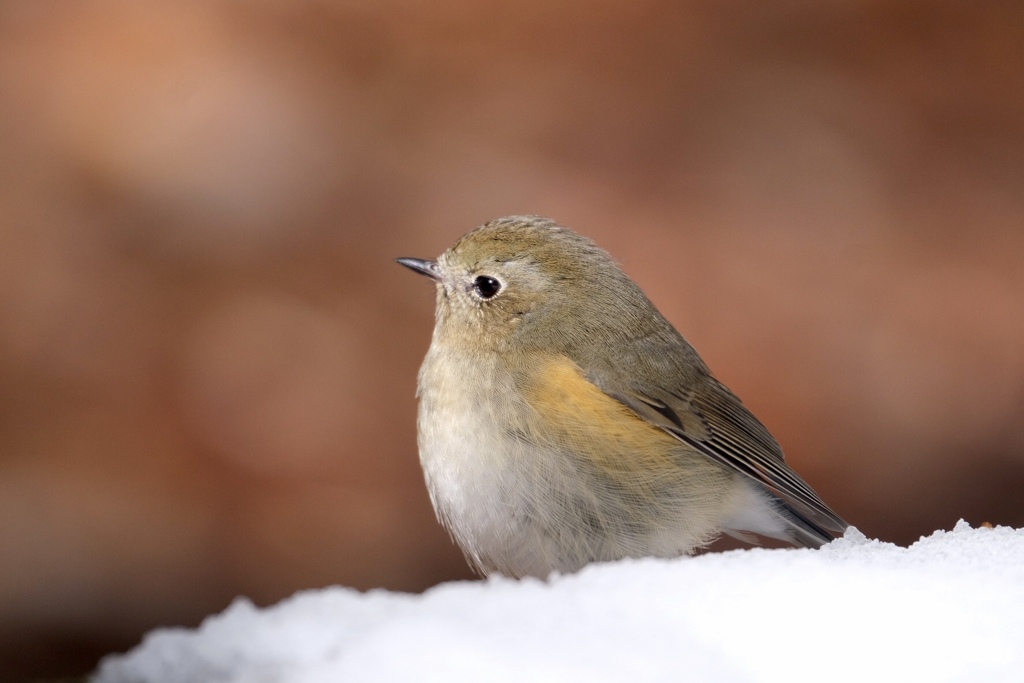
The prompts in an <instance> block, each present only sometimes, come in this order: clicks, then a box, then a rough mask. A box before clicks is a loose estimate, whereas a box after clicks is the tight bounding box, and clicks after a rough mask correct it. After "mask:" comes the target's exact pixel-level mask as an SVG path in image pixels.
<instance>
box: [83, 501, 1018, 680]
mask: <svg viewBox="0 0 1024 683" xmlns="http://www.w3.org/2000/svg"><path fill="white" fill-rule="evenodd" d="M95 681H96V683H200V682H201V683H229V682H230V683H327V682H330V683H336V682H338V681H417V682H418V683H419V682H428V681H438V682H444V683H457V682H459V681H472V682H473V683H479V682H481V681H487V682H491V681H499V682H500V681H509V682H515V683H520V682H524V681H691V682H698V681H715V682H731V681H785V682H786V683H792V682H794V681H815V682H818V681H858V682H862V681H930V682H936V681H965V682H966V681H971V682H972V683H973V682H976V681H986V682H989V683H993V682H999V681H1007V682H1009V681H1013V682H1015V683H1017V682H1019V681H1024V529H1011V528H1007V527H996V528H995V529H987V528H981V529H972V528H971V527H970V526H969V525H968V524H967V523H965V522H962V521H961V522H960V523H959V524H957V525H956V527H955V528H954V529H953V531H951V532H944V531H937V532H935V533H934V534H932V535H931V536H929V537H926V538H922V539H921V540H920V541H918V542H917V543H915V544H914V545H912V546H910V547H909V548H901V547H898V546H895V545H892V544H889V543H882V542H879V541H872V540H868V539H867V538H865V537H864V536H863V535H862V534H861V533H860V532H858V531H856V530H855V529H851V530H850V531H848V532H847V534H846V536H845V537H844V538H842V539H840V540H837V541H834V542H833V543H831V544H829V545H828V546H825V547H824V548H822V549H820V550H763V549H756V548H755V549H751V550H737V551H731V552H727V553H720V554H709V555H702V556H700V557H695V558H680V559H676V560H655V559H645V560H626V561H621V562H614V563H609V564H600V565H591V566H589V567H587V568H585V569H584V570H583V571H581V572H579V573H578V574H575V575H571V576H555V577H552V578H551V579H550V580H549V581H538V580H523V581H513V580H510V579H504V578H492V579H489V580H487V581H483V582H460V583H450V584H444V585H441V586H438V587H436V588H433V589H431V590H429V591H427V592H426V593H424V594H422V595H411V594H404V593H391V592H387V591H383V590H376V591H370V592H368V593H360V592H357V591H355V590H352V589H348V588H339V587H335V588H326V589H323V590H317V591H308V592H304V593H300V594H298V595H296V596H294V597H292V598H289V599H288V600H285V601H283V602H281V603H279V604H277V605H274V606H273V607H270V608H267V609H257V608H256V607H254V606H253V605H252V603H250V602H249V601H247V600H244V599H239V600H236V601H235V603H234V604H233V605H231V606H230V607H229V608H228V609H226V610H225V611H224V612H222V613H221V614H218V615H215V616H212V617H209V618H208V619H206V621H204V622H203V624H202V625H201V626H200V627H199V628H198V629H195V630H188V629H159V630H156V631H153V632H152V633H150V634H148V635H147V636H146V638H145V639H144V641H143V642H142V644H141V645H139V646H138V647H137V648H135V649H134V650H132V651H131V652H129V653H127V654H125V655H112V656H110V657H107V658H106V659H105V660H104V661H103V662H102V664H101V666H100V669H99V671H98V673H97V675H96V678H95Z"/></svg>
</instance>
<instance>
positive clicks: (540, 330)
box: [402, 216, 846, 576]
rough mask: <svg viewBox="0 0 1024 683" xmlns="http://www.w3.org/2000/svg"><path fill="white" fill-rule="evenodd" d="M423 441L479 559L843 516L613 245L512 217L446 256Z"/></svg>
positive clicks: (491, 564)
mask: <svg viewBox="0 0 1024 683" xmlns="http://www.w3.org/2000/svg"><path fill="white" fill-rule="evenodd" d="M402 262H403V263H404V264H405V265H409V266H410V267H412V268H414V269H416V270H418V271H420V272H423V273H425V274H428V275H430V276H431V277H432V278H434V279H435V280H437V282H438V296H437V321H436V326H435V330H434V335H433V339H432V342H431V346H430V349H429V351H428V352H427V357H426V359H425V360H424V363H423V366H422V368H421V370H420V376H419V390H418V394H419V399H420V408H419V446H420V459H421V463H422V465H423V470H424V474H425V477H426V481H427V486H428V488H429V490H430V494H431V499H432V500H433V503H434V507H435V509H436V511H437V514H438V517H439V518H440V520H441V521H442V523H443V524H444V525H445V526H446V527H447V528H448V529H449V531H450V532H451V533H452V535H453V537H454V538H455V540H456V542H457V543H458V544H459V545H460V546H461V547H462V549H463V550H464V552H465V553H466V556H467V558H469V560H470V562H471V563H472V564H473V565H474V566H475V567H476V568H477V569H479V570H480V571H482V572H483V573H485V574H486V573H491V572H500V573H502V574H505V575H509V576H526V575H533V576H546V575H548V574H549V573H551V572H552V571H559V572H571V571H575V570H577V569H579V568H580V567H582V566H583V565H585V564H587V563H589V562H594V561H603V560H614V559H619V558H623V557H642V556H657V557H672V556H677V555H682V554H688V553H691V552H693V551H694V550H695V549H697V548H699V547H701V546H703V545H705V544H707V543H708V542H710V541H711V540H713V539H714V537H715V536H717V535H718V534H719V533H721V532H723V531H724V532H727V533H733V534H735V535H739V536H741V537H742V536H744V535H745V534H749V533H755V534H760V535H764V536H770V537H775V538H781V539H784V540H788V541H790V542H792V543H794V544H798V545H808V546H815V545H820V544H822V543H824V542H827V541H828V540H830V539H831V538H832V537H833V536H835V535H837V534H840V533H842V531H843V529H845V527H846V524H845V522H843V521H842V520H841V519H840V518H839V517H838V516H837V515H835V513H833V512H832V511H831V510H829V509H828V507H827V506H825V504H824V503H823V502H821V500H820V499H819V498H818V497H817V495H816V494H815V493H814V492H813V491H812V490H811V489H810V487H808V486H807V485H806V484H805V483H804V482H803V481H802V480H801V479H800V478H799V477H798V476H797V475H796V474H795V473H794V472H793V471H792V470H790V469H789V468H788V466H786V465H785V463H784V461H783V456H782V451H781V450H780V449H779V447H778V445H777V444H776V442H775V440H774V439H773V438H772V437H771V435H770V434H769V433H768V431H767V430H766V429H765V428H764V427H763V426H762V425H761V424H760V422H758V421H757V419H756V418H754V416H753V415H752V414H751V413H750V412H749V411H747V410H746V408H744V407H743V405H742V403H741V402H740V401H739V399H737V398H736V397H735V396H734V395H733V394H732V393H731V392H730V391H729V390H728V389H727V388H725V386H724V385H722V384H721V383H719V382H718V381H717V380H715V379H714V378H713V377H712V376H711V374H710V373H709V371H708V369H707V367H706V366H705V365H704V363H703V361H701V359H700V357H699V356H698V355H697V352H696V351H695V350H694V349H693V348H692V347H691V346H690V345H689V344H688V343H687V342H686V340H685V339H683V337H682V336H681V335H680V334H679V333H678V332H677V331H676V330H675V328H673V327H672V325H671V324H669V323H668V321H667V320H665V318H664V317H662V316H661V314H660V313H659V312H658V311H657V309H656V308H655V307H654V306H653V305H652V304H651V303H650V301H649V300H648V299H647V297H646V296H645V295H644V294H643V292H642V291H641V290H640V289H639V287H637V286H636V284H634V283H633V282H632V280H630V279H629V278H628V277H627V276H626V275H625V274H624V273H623V272H622V271H621V270H620V269H619V267H618V266H617V265H616V264H615V263H614V261H612V259H611V258H610V257H609V256H608V255H607V254H606V253H605V252H604V251H602V250H600V249H599V248H597V247H596V246H595V245H594V244H593V243H592V242H590V241H589V240H588V239H586V238H584V237H582V236H580V235H577V234H576V233H574V232H572V231H569V230H567V229H565V228H562V227H560V226H557V225H556V224H554V223H553V222H552V221H550V220H548V219H543V218H539V217H521V216H520V217H510V218H506V219H500V220H498V221H493V222H491V223H488V224H486V225H484V226H481V227H480V228H478V229H477V230H474V231H473V232H470V233H469V234H467V235H466V236H465V237H463V238H462V239H461V240H460V241H459V242H458V243H456V245H455V246H453V247H452V248H451V249H450V250H449V251H447V252H446V253H445V254H443V255H442V256H441V257H440V258H439V259H438V261H437V262H436V263H433V262H427V261H419V260H416V259H403V260H402Z"/></svg>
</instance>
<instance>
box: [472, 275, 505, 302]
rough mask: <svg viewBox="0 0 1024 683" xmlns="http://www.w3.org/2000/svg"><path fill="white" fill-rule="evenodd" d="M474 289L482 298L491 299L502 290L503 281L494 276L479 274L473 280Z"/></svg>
mask: <svg viewBox="0 0 1024 683" xmlns="http://www.w3.org/2000/svg"><path fill="white" fill-rule="evenodd" d="M473 289H475V290H476V293H477V294H479V295H480V298H481V299H490V298H491V297H492V296H494V295H495V294H497V293H498V292H500V291H501V283H500V282H498V281H497V280H495V279H494V278H493V277H488V276H486V275H477V276H476V279H475V280H473Z"/></svg>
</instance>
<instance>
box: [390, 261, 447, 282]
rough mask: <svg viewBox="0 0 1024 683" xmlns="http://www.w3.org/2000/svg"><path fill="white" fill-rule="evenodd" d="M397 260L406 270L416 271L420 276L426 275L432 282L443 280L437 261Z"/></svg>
mask: <svg viewBox="0 0 1024 683" xmlns="http://www.w3.org/2000/svg"><path fill="white" fill-rule="evenodd" d="M395 260H396V261H398V262H399V263H401V264H402V265H403V266H405V267H406V268H409V269H410V270H415V271H416V272H417V273H419V274H420V275H426V276H427V277H429V278H430V279H431V280H438V281H440V280H441V272H440V271H439V270H438V269H437V261H426V260H424V259H421V258H399V259H395Z"/></svg>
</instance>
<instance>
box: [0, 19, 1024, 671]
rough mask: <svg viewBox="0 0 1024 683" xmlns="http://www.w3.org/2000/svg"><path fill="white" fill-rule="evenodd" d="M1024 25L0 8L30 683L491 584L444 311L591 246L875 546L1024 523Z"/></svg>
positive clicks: (3, 662) (7, 335)
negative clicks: (476, 231)
mask: <svg viewBox="0 0 1024 683" xmlns="http://www.w3.org/2000/svg"><path fill="white" fill-rule="evenodd" d="M1022 74H1024V3H1021V2H1019V1H1017V0H1012V1H1008V2H985V3H961V2H939V1H936V0H906V1H903V2H866V1H861V0H851V1H847V2H828V3H813V2H806V1H797V0H783V1H781V2H773V3H768V4H765V3H761V2H757V1H756V0H751V1H749V2H693V1H688V2H677V1H667V0H666V1H655V0H638V1H634V2H604V1H591V2H587V3H582V2H565V1H555V2H552V1H551V0H527V1H526V2H519V3H508V2H496V1H494V2H469V1H465V0H449V1H447V2H439V3H426V4H425V3H417V2H401V1H399V2H390V3H376V2H369V1H365V0H364V1H362V2H360V1H353V2H342V1H340V0H338V1H333V0H295V1H291V2H275V1H273V0H263V1H259V0H245V1H242V0H234V1H233V0H213V1H210V0H207V1H203V2H199V1H196V2H188V1H181V2H100V1H96V0H82V1H79V2H57V1H40V0H4V1H3V2H2V3H0V679H2V680H28V679H35V678H43V677H56V676H61V675H69V674H80V673H84V672H86V671H88V670H90V669H91V668H92V667H93V666H94V664H95V662H96V660H97V658H98V657H100V656H102V655H103V654H105V653H107V652H111V651H114V650H123V649H126V648H129V647H131V646H132V645H134V644H135V643H136V642H138V640H139V639H140V638H141V636H142V634H143V633H144V632H145V631H146V630H148V629H151V628H154V627H157V626H163V625H186V626H194V625H196V624H198V622H199V621H200V620H201V619H202V618H203V617H204V616H205V615H207V614H210V613H213V612H216V611H219V610H221V609H223V608H224V607H225V606H226V605H227V604H228V603H229V601H230V600H231V599H232V598H234V597H235V596H237V595H245V596H249V597H250V598H252V599H253V600H254V601H256V602H257V603H258V604H261V605H266V604H270V603H273V602H274V601H277V600H280V599H282V598H284V597H286V596H288V595H290V594H292V593H294V592H295V591H297V590H301V589H309V588H317V587H321V586H326V585H330V584H341V585H345V586H353V587H356V588H360V589H368V588H375V587H383V588H387V589H394V590H405V591H419V590H423V589H425V588H427V587H429V586H431V585H434V584H437V583H439V582H441V581H446V580H452V579H465V578H468V577H470V573H469V571H468V569H467V568H466V566H465V563H464V562H463V560H462V558H461V555H460V553H459V552H458V550H457V549H456V548H454V547H453V546H452V545H451V543H450V542H449V540H448V538H447V535H446V534H445V532H444V531H443V530H442V529H441V528H440V527H439V526H438V525H437V523H436V522H435V520H434V516H433V512H432V510H431V508H430V504H429V500H428V498H427V494H426V491H425V488H424V485H423V482H422V479H421V473H420V470H419V464H418V461H417V453H416V442H415V398H414V390H415V380H416V371H417V368H418V366H419V363H420V360H421V359H422V357H423V354H424V352H425V351H426V348H427V345H428V343H429V335H430V330H431V327H432V324H433V291H432V289H433V288H432V287H431V286H429V284H428V283H427V282H425V281H423V280H422V279H421V278H417V277H416V276H415V275H414V274H412V273H409V272H407V271H405V270H403V269H401V268H400V267H399V266H397V265H395V264H394V262H393V259H394V258H395V257H397V256H419V257H427V258H433V257H434V256H436V255H437V254H439V253H440V252H441V251H443V250H444V249H445V248H447V247H448V246H449V245H450V244H451V243H452V242H453V241H454V240H455V239H456V238H457V237H458V236H459V235H461V234H462V233H464V232H466V231H467V230H469V229H470V228H472V227H474V226H476V225H478V224H480V223H482V222H484V221H486V220H489V219H491V218H495V217H498V216H502V215H506V214H511V213H540V214H546V215H550V216H552V217H554V218H556V219H557V220H559V221H560V222H562V223H564V224H566V225H568V226H570V227H573V228H575V229H577V230H579V231H581V232H584V233H585V234H587V235H589V236H591V237H593V238H594V239H595V240H597V241H598V243H599V244H601V245H602V246H604V247H605V248H607V249H608V250H609V251H611V252H612V253H613V254H614V255H615V256H616V257H617V258H618V259H619V260H620V261H621V263H622V265H623V267H624V268H625V270H626V271H627V272H628V273H629V274H630V275H632V276H633V277H634V279H636V280H637V281H638V282H639V283H640V284H641V286H643V287H644V288H645V289H646V290H647V292H648V293H649V295H650V296H651V298H652V299H653V300H654V301H655V303H656V304H657V305H658V306H659V307H660V308H661V310H662V311H663V312H664V313H665V314H666V315H667V317H668V318H669V319H670V320H672V321H673V322H674V323H675V324H676V325H677V327H679V329H680V330H681V331H682V332H683V333H684V334H685V335H686V336H687V337H688V338H689V339H690V341H691V342H692V343H693V344H694V345H695V346H696V347H697V348H698V350H700V351H701V353H702V355H703V356H704V358H705V359H706V360H707V362H708V363H709V365H710V366H711V367H712V369H713V370H714V371H715V372H716V374H717V375H718V377H719V378H720V379H722V380H723V381H725V382H726V383H727V384H728V385H729V386H730V387H732V389H733V390H734V391H736V393H738V394H739V395H740V396H741V397H742V398H743V399H744V401H745V402H746V403H747V404H748V405H749V406H750V407H751V408H752V409H753V410H754V412H755V413H756V414H757V415H758V416H759V417H760V418H761V419H762V421H764V422H765V423H766V424H767V426H768V427H769V428H770V429H771V430H772V431H773V432H774V434H775V435H776V437H777V438H778V440H779V441H780V442H781V443H782V445H783V447H784V448H785V450H786V453H787V457H788V458H789V460H790V462H791V463H793V464H794V466H795V467H796V469H797V470H799V471H800V472H801V473H802V474H803V475H804V477H805V478H806V479H808V480H809V481H810V483H811V484H812V485H813V486H814V487H815V488H816V489H817V490H818V491H819V492H820V493H821V494H822V496H823V497H824V499H825V500H827V501H828V502H829V503H830V504H831V505H832V506H833V507H834V508H835V509H836V510H837V511H838V512H839V513H841V514H842V515H843V516H844V517H846V518H847V519H848V520H849V521H850V522H851V523H853V524H854V525H856V526H857V527H859V528H860V529H861V530H862V531H863V532H864V533H866V534H868V535H869V536H873V537H878V538H881V539H883V540H886V541H892V542H896V543H900V544H908V543H911V542H913V541H914V540H916V539H917V538H918V537H919V536H921V535H923V534H929V533H931V532H932V531H934V530H936V529H948V528H950V527H952V525H953V524H954V523H955V522H956V521H957V520H958V519H959V518H961V517H963V518H966V519H967V520H968V521H970V522H971V523H973V524H975V525H977V524H980V523H983V522H991V523H994V524H1009V525H1015V526H1021V525H1024V423H1022V420H1021V414H1022V409H1024V315H1022V314H1024V76H1022Z"/></svg>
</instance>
